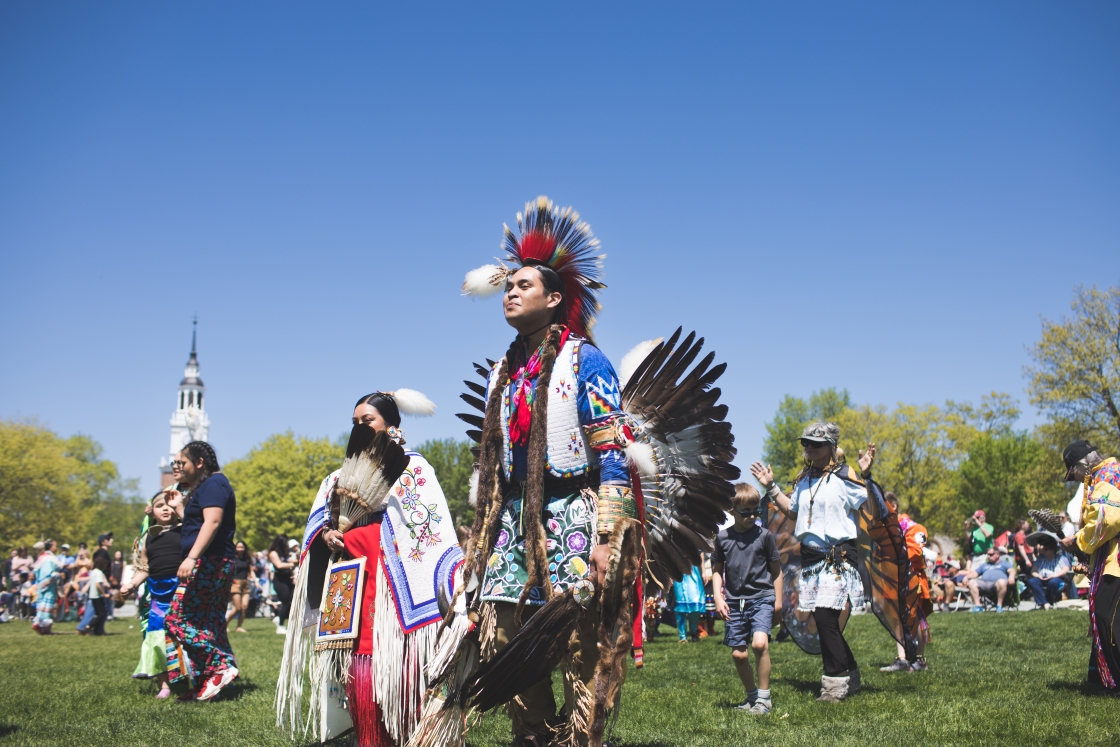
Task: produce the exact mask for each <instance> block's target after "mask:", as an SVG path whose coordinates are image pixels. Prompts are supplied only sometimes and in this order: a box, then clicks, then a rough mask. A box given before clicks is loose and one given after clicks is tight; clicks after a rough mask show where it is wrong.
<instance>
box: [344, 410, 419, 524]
mask: <svg viewBox="0 0 1120 747" xmlns="http://www.w3.org/2000/svg"><path fill="white" fill-rule="evenodd" d="M406 467H408V457H407V456H406V455H405V453H404V449H402V448H401V447H400V445H399V444H397V443H394V442H393V440H392V439H390V438H389V434H388V433H385V432H384V431H375V430H374V429H373V428H370V427H369V426H368V425H364V424H362V423H359V424H358V425H355V426H354V428H353V429H352V430H351V431H350V441H349V443H347V444H346V460H345V461H344V462H343V463H342V471H341V472H340V473H339V475H338V485H337V486H336V487H335V494H336V495H338V497H339V512H338V529H339V531H342V532H345V531H346V530H347V529H349V528H350V527H352V526H354V524H355V523H357V522H358V521H360V520H361V519H363V518H365V517H366V516H368V515H370V514H371V513H374V512H376V511H380V510H381V509H382V508H384V506H385V498H386V496H388V495H389V490H390V489H391V488H392V487H393V485H394V484H396V482H397V480H398V479H400V476H401V474H402V473H404V470H405V468H406Z"/></svg>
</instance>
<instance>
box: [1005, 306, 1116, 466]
mask: <svg viewBox="0 0 1120 747" xmlns="http://www.w3.org/2000/svg"><path fill="white" fill-rule="evenodd" d="M1071 308H1072V310H1073V317H1072V318H1069V319H1063V320H1062V321H1061V322H1058V323H1055V322H1050V321H1048V320H1045V319H1044V320H1043V322H1042V338H1041V339H1040V340H1039V341H1038V342H1037V343H1036V344H1035V345H1034V347H1033V348H1032V349H1031V357H1032V358H1033V359H1034V362H1035V365H1034V366H1028V367H1027V368H1026V371H1025V373H1026V375H1027V378H1028V379H1029V383H1028V387H1027V388H1028V391H1029V392H1030V396H1031V404H1033V405H1035V406H1036V407H1038V409H1039V410H1041V411H1042V412H1043V413H1045V414H1046V415H1047V416H1048V417H1049V419H1050V421H1051V425H1050V427H1048V428H1044V429H1043V435H1044V436H1049V438H1050V439H1051V440H1053V441H1055V442H1057V443H1060V446H1058V448H1061V447H1062V446H1065V445H1066V443H1068V442H1069V441H1070V440H1073V439H1075V438H1086V439H1089V440H1090V441H1093V442H1094V443H1095V444H1096V445H1097V446H1099V447H1101V449H1102V451H1104V452H1108V453H1117V452H1118V451H1120V287H1115V288H1109V289H1108V290H1106V291H1101V290H1098V289H1097V288H1096V287H1095V286H1094V287H1092V288H1085V287H1078V288H1077V289H1076V291H1075V294H1074V299H1073V302H1072V304H1071ZM1062 441H1064V442H1065V443H1061V442H1062Z"/></svg>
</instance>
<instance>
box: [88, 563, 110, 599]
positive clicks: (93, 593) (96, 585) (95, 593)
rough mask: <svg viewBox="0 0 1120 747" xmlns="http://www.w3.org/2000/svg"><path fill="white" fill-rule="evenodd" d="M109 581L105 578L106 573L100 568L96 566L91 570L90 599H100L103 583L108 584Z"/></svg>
mask: <svg viewBox="0 0 1120 747" xmlns="http://www.w3.org/2000/svg"><path fill="white" fill-rule="evenodd" d="M108 583H109V582H108V581H107V580H106V579H105V574H104V573H103V572H102V570H101V569H100V568H94V569H93V570H92V571H90V572H89V598H90V599H100V598H101V584H108Z"/></svg>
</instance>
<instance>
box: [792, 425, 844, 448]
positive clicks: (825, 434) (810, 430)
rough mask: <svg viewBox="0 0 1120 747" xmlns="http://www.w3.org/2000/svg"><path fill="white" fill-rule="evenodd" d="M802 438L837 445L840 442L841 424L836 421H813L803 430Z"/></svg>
mask: <svg viewBox="0 0 1120 747" xmlns="http://www.w3.org/2000/svg"><path fill="white" fill-rule="evenodd" d="M801 438H802V439H805V440H808V441H820V442H822V443H824V442H827V443H830V444H832V445H833V446H836V445H837V444H838V443H839V442H840V426H838V425H836V423H813V424H812V425H808V426H805V430H803V431H801Z"/></svg>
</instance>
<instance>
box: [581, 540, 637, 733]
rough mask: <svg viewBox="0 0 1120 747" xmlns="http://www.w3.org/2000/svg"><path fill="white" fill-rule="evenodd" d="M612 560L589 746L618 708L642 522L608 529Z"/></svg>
mask: <svg viewBox="0 0 1120 747" xmlns="http://www.w3.org/2000/svg"><path fill="white" fill-rule="evenodd" d="M610 546H611V562H610V565H609V566H608V568H607V577H606V579H605V582H604V589H603V596H602V600H601V602H600V604H601V606H602V618H601V621H600V623H599V636H598V637H599V662H598V664H597V665H596V666H595V708H594V717H593V719H592V721H591V728H590V732H589V734H588V744H589V745H590V747H601V745H602V744H603V732H604V731H605V730H606V723H607V715H608V713H609V712H610V711H617V709H618V701H619V694H620V692H621V689H622V683H623V680H624V678H625V674H626V659H627V657H628V655H629V652H630V645H631V644H632V643H633V637H634V630H633V625H632V624H633V621H634V620H633V618H634V581H635V580H636V579H637V577H638V573H639V571H640V570H641V557H642V534H641V525H640V524H639V523H638V522H637V521H635V520H634V519H627V518H623V519H619V520H618V521H616V522H615V526H614V531H613V532H611V538H610Z"/></svg>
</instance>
